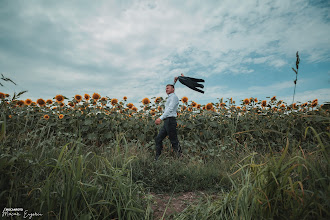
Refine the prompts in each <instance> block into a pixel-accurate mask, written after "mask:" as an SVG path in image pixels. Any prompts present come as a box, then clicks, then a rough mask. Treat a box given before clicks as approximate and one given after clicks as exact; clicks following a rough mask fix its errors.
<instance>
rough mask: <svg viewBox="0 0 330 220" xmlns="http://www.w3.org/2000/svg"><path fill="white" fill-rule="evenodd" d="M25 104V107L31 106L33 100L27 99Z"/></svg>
mask: <svg viewBox="0 0 330 220" xmlns="http://www.w3.org/2000/svg"><path fill="white" fill-rule="evenodd" d="M24 103H25V105H31V103H32V100H31V99H26V100H25V101H24Z"/></svg>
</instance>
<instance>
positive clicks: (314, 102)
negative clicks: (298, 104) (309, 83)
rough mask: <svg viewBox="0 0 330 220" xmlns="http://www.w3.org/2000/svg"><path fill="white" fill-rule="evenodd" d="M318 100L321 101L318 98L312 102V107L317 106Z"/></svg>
mask: <svg viewBox="0 0 330 220" xmlns="http://www.w3.org/2000/svg"><path fill="white" fill-rule="evenodd" d="M318 102H319V101H318V100H317V99H314V100H313V102H312V107H313V108H314V107H315V106H317V104H318Z"/></svg>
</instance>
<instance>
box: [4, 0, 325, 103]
mask: <svg viewBox="0 0 330 220" xmlns="http://www.w3.org/2000/svg"><path fill="white" fill-rule="evenodd" d="M297 51H299V52H298V53H299V56H300V64H299V69H298V75H297V77H298V81H297V85H296V94H295V97H294V100H295V102H297V103H299V102H307V101H312V100H314V99H318V101H319V104H322V103H325V102H329V101H330V86H329V85H330V55H329V54H330V1H326V0H325V1H321V0H313V1H308V0H262V1H258V0H247V1H243V0H240V1H239V0H214V1H208V0H205V1H197V0H189V1H183V0H182V1H181V0H180V1H178V0H173V1H166V0H162V1H156V0H155V1H145V0H136V1H135V0H120V1H119V0H118V1H102V0H99V1H83V0H79V1H67V0H63V1H62V0H57V1H42V0H29V1H23V0H20V1H19V0H0V73H2V74H4V76H5V77H8V78H10V79H11V80H13V81H14V82H15V83H16V84H17V85H16V86H14V85H13V84H11V83H9V82H3V81H2V82H1V83H2V84H3V85H4V87H0V91H1V92H4V93H9V94H11V95H12V94H13V93H14V92H16V93H18V92H20V91H23V90H27V91H28V92H27V93H25V94H23V95H22V96H21V99H23V100H24V99H26V98H31V99H32V100H34V101H35V100H37V99H38V98H44V99H49V98H53V97H55V96H56V95H57V94H62V95H64V96H66V97H68V98H69V99H72V97H74V95H76V94H80V95H84V94H85V93H88V94H90V95H92V94H93V93H94V92H96V93H99V94H100V95H101V96H108V97H109V98H117V99H119V100H122V98H123V97H124V96H127V98H128V100H127V101H128V102H131V103H133V104H134V105H135V106H136V107H139V106H140V105H141V100H142V99H143V98H145V97H148V98H149V99H151V100H152V98H153V97H159V96H161V97H163V98H166V97H167V94H166V92H165V87H166V85H167V84H169V83H173V79H174V77H176V76H179V75H180V74H181V73H183V74H184V75H185V76H189V77H194V78H201V79H204V80H205V83H203V84H204V89H203V90H204V91H205V93H204V94H202V93H199V92H196V91H193V90H191V89H189V88H187V87H185V86H184V85H182V84H181V83H179V82H177V83H176V84H175V94H176V95H177V96H178V97H179V99H181V98H182V97H184V96H186V97H188V99H189V103H190V101H195V102H197V103H199V104H202V105H204V104H207V103H209V102H213V103H217V102H219V99H221V98H223V99H224V101H225V100H227V99H230V98H231V97H232V98H233V99H234V100H236V104H239V103H240V100H243V99H245V98H250V97H254V98H258V99H259V100H266V99H267V98H266V97H273V96H276V97H277V99H278V100H283V101H284V102H286V103H288V104H292V101H293V92H294V82H293V81H294V80H295V78H296V74H295V73H294V72H293V70H292V67H295V63H296V52H297Z"/></svg>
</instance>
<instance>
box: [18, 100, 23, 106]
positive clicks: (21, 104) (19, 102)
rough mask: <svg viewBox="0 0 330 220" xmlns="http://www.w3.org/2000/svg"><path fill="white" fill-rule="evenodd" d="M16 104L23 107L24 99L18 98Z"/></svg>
mask: <svg viewBox="0 0 330 220" xmlns="http://www.w3.org/2000/svg"><path fill="white" fill-rule="evenodd" d="M16 105H17V106H19V107H22V106H23V105H24V101H23V100H18V101H17V103H16Z"/></svg>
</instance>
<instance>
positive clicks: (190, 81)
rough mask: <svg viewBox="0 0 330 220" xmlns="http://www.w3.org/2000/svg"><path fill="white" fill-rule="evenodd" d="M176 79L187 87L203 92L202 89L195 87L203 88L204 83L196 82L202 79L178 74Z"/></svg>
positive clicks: (202, 80)
mask: <svg viewBox="0 0 330 220" xmlns="http://www.w3.org/2000/svg"><path fill="white" fill-rule="evenodd" d="M178 80H179V81H180V83H182V84H183V85H186V86H187V87H189V88H191V89H193V90H195V91H197V92H201V93H203V94H204V91H202V90H200V89H198V88H197V87H199V88H204V85H202V84H200V83H198V82H205V81H204V79H196V78H192V77H187V76H178Z"/></svg>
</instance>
